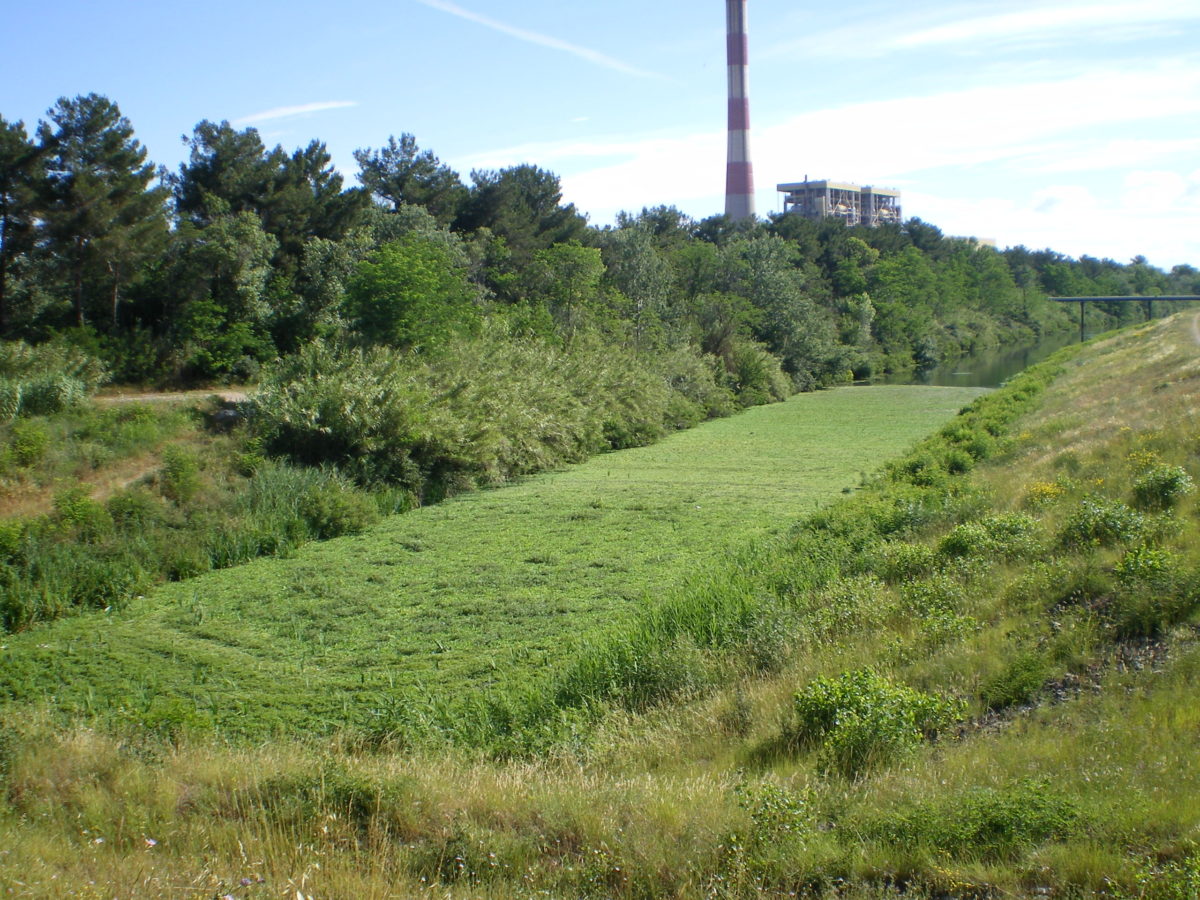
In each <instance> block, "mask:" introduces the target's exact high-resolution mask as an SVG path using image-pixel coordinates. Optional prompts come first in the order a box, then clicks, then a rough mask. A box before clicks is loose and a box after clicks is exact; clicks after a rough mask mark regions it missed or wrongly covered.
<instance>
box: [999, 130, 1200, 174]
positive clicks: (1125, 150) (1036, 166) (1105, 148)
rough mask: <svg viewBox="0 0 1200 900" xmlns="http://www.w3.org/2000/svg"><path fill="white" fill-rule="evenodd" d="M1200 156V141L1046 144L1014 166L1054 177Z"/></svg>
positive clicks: (1158, 140)
mask: <svg viewBox="0 0 1200 900" xmlns="http://www.w3.org/2000/svg"><path fill="white" fill-rule="evenodd" d="M1197 156H1200V138H1183V139H1170V138H1162V139H1159V138H1114V139H1112V140H1108V141H1095V140H1093V141H1083V140H1075V141H1058V142H1054V143H1050V144H1046V145H1044V146H1042V147H1040V148H1039V149H1038V151H1037V152H1035V153H1031V154H1029V155H1028V156H1027V157H1024V158H1021V159H1017V160H1014V162H1013V164H1014V165H1016V166H1020V167H1021V168H1023V169H1025V170H1027V171H1030V172H1040V173H1046V174H1053V173H1059V172H1097V171H1106V170H1113V169H1127V168H1130V167H1131V166H1144V165H1146V164H1147V163H1150V162H1154V161H1156V160H1161V159H1169V158H1171V157H1189V158H1192V159H1195V158H1196V157H1197Z"/></svg>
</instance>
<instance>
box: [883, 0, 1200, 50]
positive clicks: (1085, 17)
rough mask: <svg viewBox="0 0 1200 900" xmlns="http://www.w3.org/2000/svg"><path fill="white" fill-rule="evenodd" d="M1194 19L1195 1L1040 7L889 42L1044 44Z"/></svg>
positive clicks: (899, 45)
mask: <svg viewBox="0 0 1200 900" xmlns="http://www.w3.org/2000/svg"><path fill="white" fill-rule="evenodd" d="M1192 19H1200V8H1198V7H1197V6H1196V5H1195V4H1194V3H1190V2H1189V3H1186V4H1184V3H1180V2H1178V0H1143V2H1139V3H1087V4H1074V3H1068V4H1059V5H1048V6H1043V5H1039V7H1038V8H1036V9H1025V10H1019V11H1016V12H1008V13H1001V14H999V15H987V16H978V17H975V18H970V19H963V20H961V21H957V22H950V23H947V24H943V25H938V26H936V27H933V28H926V29H922V30H920V31H913V32H909V33H908V34H902V35H899V36H898V37H896V38H894V39H893V40H891V41H889V42H887V44H888V46H890V47H892V48H895V49H904V50H916V49H921V48H926V47H932V46H945V45H961V44H967V43H971V42H974V41H985V42H989V43H995V42H998V41H1011V40H1014V39H1020V40H1030V39H1031V40H1037V41H1044V40H1046V39H1047V38H1050V37H1052V36H1054V35H1062V34H1066V35H1067V36H1069V37H1071V38H1072V39H1073V40H1077V39H1078V38H1079V36H1080V32H1091V31H1097V30H1104V31H1108V30H1109V29H1113V28H1122V29H1124V28H1128V27H1131V26H1145V25H1162V24H1165V23H1178V22H1182V21H1187V20H1192Z"/></svg>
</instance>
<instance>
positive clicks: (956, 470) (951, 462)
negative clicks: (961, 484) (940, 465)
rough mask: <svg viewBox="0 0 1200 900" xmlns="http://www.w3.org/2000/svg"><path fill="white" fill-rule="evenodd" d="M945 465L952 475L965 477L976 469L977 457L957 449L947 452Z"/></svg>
mask: <svg viewBox="0 0 1200 900" xmlns="http://www.w3.org/2000/svg"><path fill="white" fill-rule="evenodd" d="M944 465H945V467H946V471H947V472H949V473H950V474H951V475H965V474H966V473H967V472H970V471H971V469H973V468H975V457H974V456H972V455H971V454H970V453H968V452H967V451H966V450H960V449H958V448H957V447H955V448H952V449H950V450H947V451H946V456H945V458H944Z"/></svg>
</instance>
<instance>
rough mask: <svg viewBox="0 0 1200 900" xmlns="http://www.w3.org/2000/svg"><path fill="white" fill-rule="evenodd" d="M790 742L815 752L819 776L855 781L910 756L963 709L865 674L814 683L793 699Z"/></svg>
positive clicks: (951, 701)
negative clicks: (833, 774)
mask: <svg viewBox="0 0 1200 900" xmlns="http://www.w3.org/2000/svg"><path fill="white" fill-rule="evenodd" d="M793 707H794V712H795V715H796V723H795V726H794V731H793V734H794V737H795V738H796V739H798V740H799V741H801V742H803V743H815V744H817V745H819V747H820V753H819V765H820V766H821V768H822V769H823V770H824V771H827V772H828V771H832V772H837V773H839V774H841V775H844V776H846V777H847V778H854V777H857V776H859V775H861V774H863V773H864V772H866V771H867V770H868V769H870V768H872V767H873V766H876V765H881V764H884V763H887V762H890V761H892V760H895V759H898V758H900V757H902V756H905V755H907V754H909V753H911V752H912V751H913V750H915V749H916V748H917V746H918V745H919V744H920V743H921V740H922V739H923V738H925V737H927V736H933V735H936V734H937V733H938V732H939V731H941V730H943V729H945V728H946V727H948V726H949V725H951V724H953V723H954V722H955V721H957V720H958V719H959V718H960V717H961V716H962V714H963V711H964V709H965V706H964V704H963V703H962V702H961V701H959V700H954V699H950V698H945V697H937V696H934V695H932V694H926V693H924V692H922V691H917V690H914V689H912V688H909V687H906V686H904V685H897V684H894V683H893V682H891V681H889V680H888V679H886V678H884V677H882V676H881V675H878V674H876V673H875V672H872V671H871V670H869V669H859V670H857V671H854V672H845V673H843V674H842V675H840V676H839V677H838V678H836V679H828V678H818V679H816V680H814V681H812V682H810V683H809V684H808V686H807V687H805V688H804V690H802V691H800V692H799V693H797V694H796V696H795V700H794V704H793Z"/></svg>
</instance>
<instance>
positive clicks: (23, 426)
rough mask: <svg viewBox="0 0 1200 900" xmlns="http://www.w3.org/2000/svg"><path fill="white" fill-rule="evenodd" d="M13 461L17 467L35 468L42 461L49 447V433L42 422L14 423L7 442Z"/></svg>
mask: <svg viewBox="0 0 1200 900" xmlns="http://www.w3.org/2000/svg"><path fill="white" fill-rule="evenodd" d="M8 447H9V451H10V452H11V453H12V457H13V461H14V462H16V464H17V465H18V466H25V467H29V466H35V465H37V464H38V463H40V462H41V461H42V459H43V458H44V457H45V455H46V451H47V450H48V449H49V447H50V433H49V432H48V431H47V430H46V426H45V425H44V424H43V423H42V422H38V421H33V420H26V421H21V422H16V423H14V424H13V427H12V435H11V437H10V438H9V441H8Z"/></svg>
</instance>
